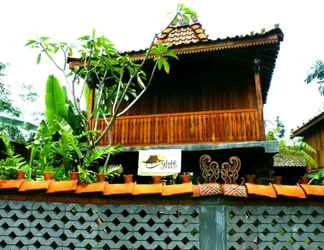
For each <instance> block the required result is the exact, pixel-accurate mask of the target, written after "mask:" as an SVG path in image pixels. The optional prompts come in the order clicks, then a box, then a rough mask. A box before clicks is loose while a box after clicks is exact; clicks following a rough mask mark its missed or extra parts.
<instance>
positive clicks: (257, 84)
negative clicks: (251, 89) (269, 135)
mask: <svg viewBox="0 0 324 250" xmlns="http://www.w3.org/2000/svg"><path fill="white" fill-rule="evenodd" d="M255 63H256V64H259V63H260V62H259V60H256V61H255ZM254 83H255V92H256V99H257V110H258V114H259V128H260V135H261V137H262V139H263V140H264V139H265V129H264V118H263V101H262V89H261V77H260V70H259V65H256V69H255V72H254Z"/></svg>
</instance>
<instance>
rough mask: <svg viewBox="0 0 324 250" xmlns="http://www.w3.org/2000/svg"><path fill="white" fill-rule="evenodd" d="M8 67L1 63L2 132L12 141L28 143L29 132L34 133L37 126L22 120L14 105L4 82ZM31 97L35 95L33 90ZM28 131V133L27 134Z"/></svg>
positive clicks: (0, 126)
mask: <svg viewBox="0 0 324 250" xmlns="http://www.w3.org/2000/svg"><path fill="white" fill-rule="evenodd" d="M5 69H6V65H5V64H3V63H0V131H2V132H4V133H5V134H6V135H7V136H8V137H9V138H10V139H11V140H14V141H17V142H22V143H24V142H26V139H27V140H28V137H30V136H29V135H30V133H29V131H34V130H35V129H36V126H35V125H34V124H32V123H30V122H26V121H23V120H21V119H20V117H21V111H20V110H19V108H18V107H16V106H14V105H13V104H12V100H11V99H10V92H9V90H8V86H6V84H5V83H4V82H3V80H2V78H3V76H5V73H4V71H5ZM28 93H29V95H33V92H32V91H31V89H29V91H28ZM26 131H27V133H26Z"/></svg>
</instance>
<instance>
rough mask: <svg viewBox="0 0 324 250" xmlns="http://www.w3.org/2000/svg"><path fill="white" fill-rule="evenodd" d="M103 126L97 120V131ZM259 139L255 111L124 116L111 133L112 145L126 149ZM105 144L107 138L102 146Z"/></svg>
mask: <svg viewBox="0 0 324 250" xmlns="http://www.w3.org/2000/svg"><path fill="white" fill-rule="evenodd" d="M104 127H105V123H104V121H100V122H99V129H104ZM262 139H263V137H262V131H260V124H259V115H258V112H257V110H256V109H233V110H217V111H203V112H184V113H170V114H154V115H132V116H123V117H120V118H118V119H117V121H116V123H115V125H114V127H113V131H112V141H113V144H122V145H125V146H132V145H156V144H185V143H221V142H234V141H253V140H262ZM107 143H108V136H106V137H105V138H104V139H103V140H102V142H101V145H106V144H107Z"/></svg>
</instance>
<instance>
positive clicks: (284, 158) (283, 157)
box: [273, 153, 306, 167]
mask: <svg viewBox="0 0 324 250" xmlns="http://www.w3.org/2000/svg"><path fill="white" fill-rule="evenodd" d="M273 159H274V163H273V166H274V167H306V162H305V160H304V158H303V157H302V155H299V154H282V153H278V154H276V155H275V156H274V157H273Z"/></svg>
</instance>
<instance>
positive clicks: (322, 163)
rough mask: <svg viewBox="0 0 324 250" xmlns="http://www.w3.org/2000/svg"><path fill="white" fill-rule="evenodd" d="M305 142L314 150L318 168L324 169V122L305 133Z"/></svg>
mask: <svg viewBox="0 0 324 250" xmlns="http://www.w3.org/2000/svg"><path fill="white" fill-rule="evenodd" d="M304 138H305V141H306V142H307V143H308V144H310V145H311V146H312V147H313V148H314V149H316V152H317V155H316V156H315V158H316V160H317V163H318V166H319V167H324V121H321V122H319V123H317V124H316V125H315V126H314V127H312V128H310V129H308V130H307V133H305V136H304Z"/></svg>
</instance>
